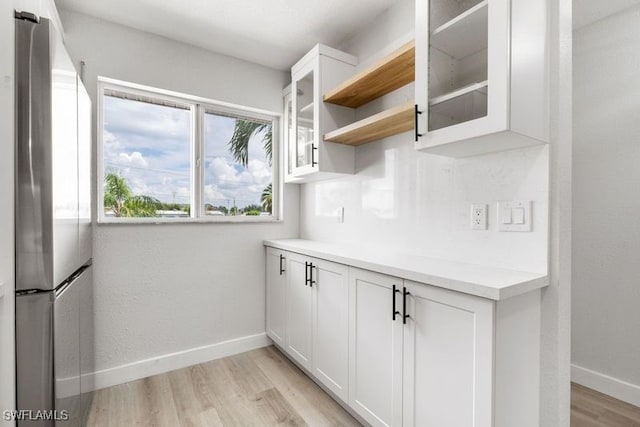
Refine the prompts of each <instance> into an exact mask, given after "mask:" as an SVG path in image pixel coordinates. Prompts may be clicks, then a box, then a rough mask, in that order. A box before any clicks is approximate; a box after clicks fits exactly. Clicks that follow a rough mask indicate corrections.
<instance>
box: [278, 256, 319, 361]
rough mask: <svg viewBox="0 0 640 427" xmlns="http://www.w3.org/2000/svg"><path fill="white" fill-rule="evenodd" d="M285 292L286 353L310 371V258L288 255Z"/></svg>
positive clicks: (311, 324) (311, 310)
mask: <svg viewBox="0 0 640 427" xmlns="http://www.w3.org/2000/svg"><path fill="white" fill-rule="evenodd" d="M288 273H289V274H288V275H287V285H286V286H287V291H286V300H287V303H286V308H285V311H286V340H285V341H286V345H285V350H286V352H287V353H288V354H289V355H290V356H291V357H293V358H294V359H295V360H296V361H297V362H298V363H299V364H300V365H302V366H303V367H304V368H305V369H307V370H309V371H310V370H311V360H312V356H313V354H312V348H311V342H312V337H311V333H312V327H313V287H312V286H313V285H312V284H311V283H310V281H309V258H307V257H305V256H302V255H298V254H294V253H289V254H288Z"/></svg>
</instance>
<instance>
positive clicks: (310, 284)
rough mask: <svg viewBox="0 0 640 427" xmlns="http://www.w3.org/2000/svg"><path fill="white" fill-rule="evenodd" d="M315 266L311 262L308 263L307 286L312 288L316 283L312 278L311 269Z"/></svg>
mask: <svg viewBox="0 0 640 427" xmlns="http://www.w3.org/2000/svg"><path fill="white" fill-rule="evenodd" d="M314 268H316V266H315V265H313V263H312V262H310V263H309V286H310V287H312V288H313V285H315V284H316V281H315V280H313V269H314Z"/></svg>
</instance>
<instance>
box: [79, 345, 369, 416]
mask: <svg viewBox="0 0 640 427" xmlns="http://www.w3.org/2000/svg"><path fill="white" fill-rule="evenodd" d="M88 425H89V426H113V427H126V426H154V427H155V426H157V427H161V426H167V427H187V426H189V427H196V426H198V427H199V426H202V427H213V426H225V427H226V426H242V427H244V426H275V425H290V426H306V425H308V426H359V425H360V423H358V421H356V420H355V419H354V418H353V417H351V415H349V414H348V413H347V412H346V411H345V410H344V409H343V408H342V407H341V406H340V405H338V404H337V403H336V402H335V401H334V400H332V399H331V398H330V397H329V395H327V394H326V393H325V392H324V391H322V389H321V388H320V387H318V386H317V385H316V384H315V383H314V382H313V381H312V380H311V379H309V378H308V377H307V376H306V375H305V374H303V373H302V371H301V370H300V369H298V368H297V367H296V366H295V365H293V364H292V363H291V362H290V361H289V360H288V359H287V358H286V357H285V356H283V355H282V353H280V352H279V351H278V350H277V349H276V348H275V347H273V346H271V347H265V348H261V349H258V350H254V351H250V352H247V353H243V354H239V355H236V356H231V357H226V358H224V359H218V360H214V361H211V362H207V363H202V364H199V365H194V366H190V367H188V368H184V369H180V370H177V371H173V372H169V373H166V374H161V375H156V376H153V377H150V378H145V379H142V380H138V381H133V382H130V383H127V384H122V385H119V386H115V387H110V388H107V389H103V390H100V391H98V392H97V393H96V395H95V398H94V402H93V406H92V409H91V413H90V416H89V422H88Z"/></svg>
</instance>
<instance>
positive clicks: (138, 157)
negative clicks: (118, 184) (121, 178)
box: [118, 151, 149, 168]
mask: <svg viewBox="0 0 640 427" xmlns="http://www.w3.org/2000/svg"><path fill="white" fill-rule="evenodd" d="M118 160H119V162H120V163H122V164H123V165H130V166H135V167H140V168H146V167H147V166H149V163H148V162H147V161H146V160H145V158H144V157H143V156H142V154H141V153H140V152H139V151H134V152H133V153H131V154H127V153H120V155H119V156H118Z"/></svg>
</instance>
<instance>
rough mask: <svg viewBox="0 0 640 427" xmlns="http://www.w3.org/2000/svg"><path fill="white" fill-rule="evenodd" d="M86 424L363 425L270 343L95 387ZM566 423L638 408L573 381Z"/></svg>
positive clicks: (576, 424)
mask: <svg viewBox="0 0 640 427" xmlns="http://www.w3.org/2000/svg"><path fill="white" fill-rule="evenodd" d="M88 425H89V426H92V427H125V426H154V427H164V426H166V427H214V426H225V427H227V426H241V427H245V426H256V427H259V426H275V425H289V426H312V427H314V426H359V425H360V424H359V423H358V421H357V420H355V419H354V418H353V417H351V415H349V414H348V413H347V412H346V411H345V410H344V409H343V408H342V407H341V406H340V405H338V404H337V403H336V402H335V401H334V400H333V399H331V398H330V397H329V395H327V394H326V393H325V392H324V391H323V390H322V389H321V388H320V387H318V386H317V385H316V384H315V383H314V382H313V381H312V380H311V379H309V378H308V377H307V376H306V375H305V374H304V373H303V372H302V371H301V370H300V369H298V368H297V367H296V366H295V365H294V364H293V363H291V362H290V361H289V360H288V359H287V358H286V357H285V356H284V355H282V353H280V351H279V350H277V349H276V348H275V347H273V346H271V347H265V348H261V349H258V350H254V351H250V352H248V353H243V354H239V355H236V356H231V357H227V358H224V359H218V360H214V361H211V362H207V363H202V364H199V365H194V366H190V367H188V368H184V369H180V370H177V371H172V372H169V373H166V374H161V375H156V376H153V377H149V378H145V379H142V380H139V381H133V382H130V383H127V384H122V385H119V386H115V387H110V388H106V389H103V390H100V391H98V392H96V395H95V399H94V402H93V406H92V408H91V414H90V416H89V422H88ZM571 427H640V408H638V407H635V406H632V405H629V404H627V403H624V402H621V401H619V400H616V399H614V398H612V397H609V396H606V395H604V394H601V393H598V392H596V391H593V390H590V389H588V388H585V387H582V386H579V385H577V384H573V385H572V387H571Z"/></svg>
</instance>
